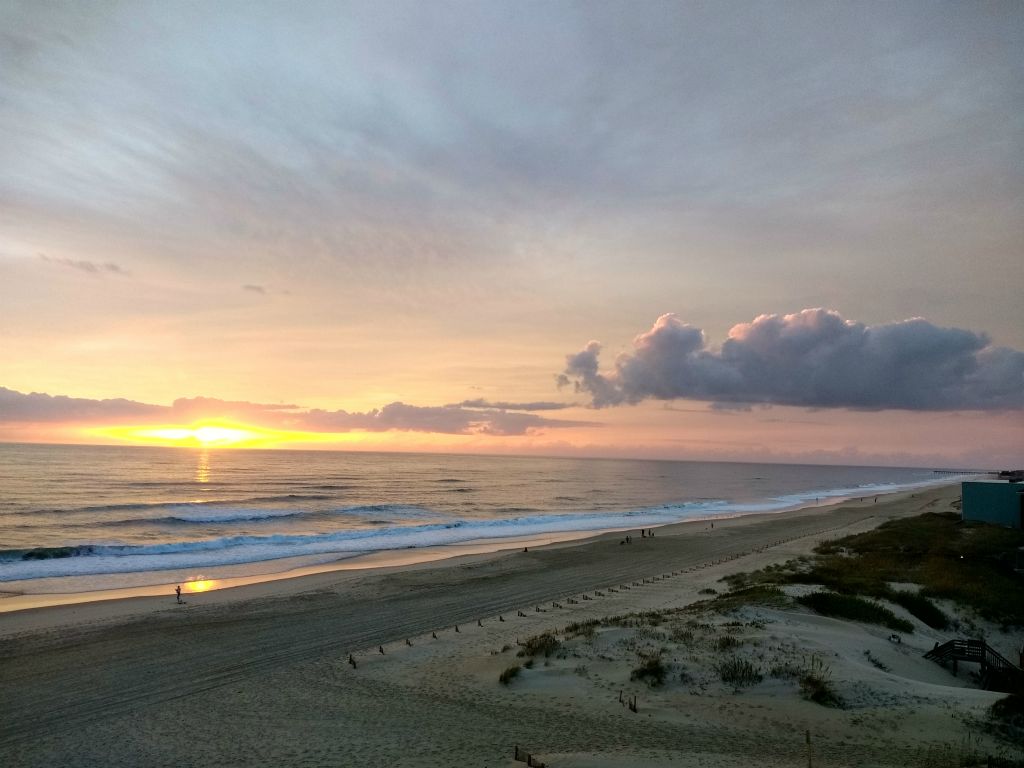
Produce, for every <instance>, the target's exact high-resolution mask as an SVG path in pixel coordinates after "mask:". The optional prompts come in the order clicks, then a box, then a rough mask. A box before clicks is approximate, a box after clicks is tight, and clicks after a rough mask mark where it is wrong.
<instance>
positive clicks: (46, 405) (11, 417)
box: [0, 387, 170, 423]
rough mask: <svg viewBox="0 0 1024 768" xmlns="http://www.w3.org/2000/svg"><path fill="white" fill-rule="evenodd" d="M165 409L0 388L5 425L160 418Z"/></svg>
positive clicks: (118, 400)
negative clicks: (25, 392)
mask: <svg viewBox="0 0 1024 768" xmlns="http://www.w3.org/2000/svg"><path fill="white" fill-rule="evenodd" d="M168 411H170V409H169V408H167V407H166V406H159V405H148V404H146V403H139V402H136V401H135V400H125V399H123V398H116V399H113V400H89V399H86V398H81V397H67V396H66V395H47V394H44V393H42V392H32V393H30V394H23V393H21V392H15V391H14V390H13V389H7V388H6V387H0V423H5V422H39V423H42V422H87V421H95V422H106V421H120V420H123V419H126V418H128V419H149V418H161V417H162V416H163V415H165V414H166V413H167V412H168Z"/></svg>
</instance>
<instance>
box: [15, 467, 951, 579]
mask: <svg viewBox="0 0 1024 768" xmlns="http://www.w3.org/2000/svg"><path fill="white" fill-rule="evenodd" d="M946 482H948V479H946V478H943V479H941V480H934V479H932V480H923V481H919V482H912V483H903V484H896V483H880V484H865V485H860V486H857V487H850V488H833V489H818V490H810V491H804V492H801V493H794V494H788V495H783V496H779V497H776V498H772V499H763V500H751V501H742V502H730V501H725V500H701V501H690V502H685V503H677V504H664V505H659V506H654V507H646V508H642V509H634V510H626V511H618V512H602V513H558V514H534V515H519V516H515V517H505V518H491V519H483V520H481V519H457V520H448V521H437V522H427V523H415V524H406V525H401V524H395V523H394V522H389V521H390V520H392V519H393V518H397V517H402V518H404V519H406V520H407V521H408V520H417V519H422V518H423V517H427V518H429V517H431V516H432V517H434V518H435V519H436V517H437V513H435V512H433V511H431V510H425V509H423V508H419V507H411V506H410V507H403V506H398V505H388V504H374V505H365V506H359V507H348V508H345V511H346V512H347V513H348V514H350V515H353V516H359V515H362V516H365V517H367V518H370V519H372V521H373V522H372V524H373V526H374V527H373V528H360V529H351V528H350V529H344V530H336V531H330V532H325V533H302V534H286V533H268V534H266V535H251V534H247V535H227V536H217V537H212V538H207V539H202V540H192V541H169V542H162V543H154V544H119V543H81V544H73V545H71V546H69V547H54V548H50V550H51V551H47V550H40V551H39V552H38V553H37V556H33V557H28V558H26V557H25V555H26V554H27V552H28V551H30V550H8V551H7V552H4V553H0V582H4V581H15V580H22V579H35V578H45V577H54V576H88V575H100V574H111V573H127V572H142V571H156V570H175V569H193V568H203V567H213V566H221V565H235V564H244V563H251V562H262V561H270V560H276V559H281V558H291V557H299V556H307V555H320V556H324V555H327V556H331V555H336V556H338V557H344V556H351V555H354V554H359V553H365V552H375V551H383V550H397V549H407V548H416V547H428V546H444V545H452V544H460V543H466V542H470V541H476V540H481V539H514V538H516V537H529V536H537V535H545V534H559V533H567V532H576V531H579V532H590V531H599V530H609V529H631V528H647V527H654V526H659V525H664V524H667V523H674V522H683V521H687V520H701V519H709V518H711V519H713V518H717V517H731V516H737V515H743V514H752V513H761V512H778V511H782V510H785V509H791V508H794V507H798V506H802V505H805V504H807V503H808V502H810V501H813V500H818V501H821V500H829V501H835V500H837V499H840V498H850V497H853V498H856V497H867V496H872V495H875V494H882V493H888V492H893V491H908V490H912V489H915V488H923V487H927V486H932V485H936V484H943V483H946ZM197 513H198V511H197ZM228 514H231V513H229V512H225V513H223V514H221V515H220V517H219V518H218V520H220V521H225V520H226V519H227V517H226V516H227V515H228ZM279 516H284V515H283V514H279ZM188 522H192V523H194V522H196V521H195V520H190V521H188ZM360 522H363V523H366V522H367V521H363V520H361V521H360Z"/></svg>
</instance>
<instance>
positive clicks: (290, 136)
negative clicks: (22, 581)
mask: <svg viewBox="0 0 1024 768" xmlns="http://www.w3.org/2000/svg"><path fill="white" fill-rule="evenodd" d="M749 9H750V13H746V14H743V15H742V17H740V16H739V15H736V14H732V13H729V12H727V9H725V8H724V7H722V6H719V5H718V4H690V3H681V4H657V5H656V4H648V5H645V12H644V13H643V14H637V13H635V8H634V6H633V4H629V3H584V4H575V3H532V2H525V3H462V2H443V3H408V4H406V3H400V2H399V3H389V4H388V5H387V7H386V8H380V7H378V6H377V5H376V4H369V3H367V4H338V3H329V4H320V3H301V4H289V5H277V4H267V5H260V6H258V7H255V6H251V5H250V4H246V3H234V2H218V3H204V4H193V5H190V6H188V7H187V8H186V7H184V6H180V5H178V4H168V3H145V2H139V3H131V4H124V5H119V4H111V5H105V6H102V7H100V6H94V5H92V4H63V5H51V4H40V3H35V2H13V3H5V4H4V6H3V8H0V168H2V169H3V171H2V172H0V441H8V442H71V443H75V442H82V443H113V444H119V445H128V444H155V445H207V446H233V447H308V448H333V449H344V450H397V451H457V452H463V451H465V452H488V453H508V454H552V455H573V456H624V457H643V458H678V459H728V460H749V461H762V460H766V461H800V462H804V461H806V462H814V463H848V464H896V465H920V466H955V467H997V468H1002V467H1010V466H1020V465H1022V464H1024V352H1022V351H1021V350H1022V349H1024V302H1022V301H1021V295H1022V288H1024V283H1022V280H1021V277H1020V275H1021V263H1022V256H1024V254H1022V244H1024V166H1022V158H1024V141H1022V137H1024V86H1022V83H1024V57H1022V56H1021V53H1020V51H1021V50H1024V39H1022V38H1024V10H1022V7H1021V6H1020V5H1019V4H1013V3H1003V4H1001V3H994V4H984V5H974V4H971V5H966V4H939V5H935V4H927V5H919V4H916V3H900V4H892V5H886V6H872V7H871V8H870V11H871V12H870V13H867V12H866V7H865V6H862V5H859V4H841V5H835V6H833V5H828V6H824V5H818V4H801V3H784V4H777V3H771V4H764V5H759V4H751V5H750V6H749Z"/></svg>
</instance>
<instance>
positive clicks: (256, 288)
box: [242, 283, 267, 295]
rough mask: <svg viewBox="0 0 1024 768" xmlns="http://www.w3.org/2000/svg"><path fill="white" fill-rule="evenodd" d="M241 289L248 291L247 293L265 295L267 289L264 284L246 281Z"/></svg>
mask: <svg viewBox="0 0 1024 768" xmlns="http://www.w3.org/2000/svg"><path fill="white" fill-rule="evenodd" d="M242 290H243V291H248V292H249V293H258V294H260V295H266V293H267V289H266V288H265V287H264V286H262V285H253V284H251V283H246V284H245V285H243V286H242Z"/></svg>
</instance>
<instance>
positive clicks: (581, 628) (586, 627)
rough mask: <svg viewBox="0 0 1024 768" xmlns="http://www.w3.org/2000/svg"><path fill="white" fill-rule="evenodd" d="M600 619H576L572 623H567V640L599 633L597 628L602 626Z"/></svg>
mask: <svg viewBox="0 0 1024 768" xmlns="http://www.w3.org/2000/svg"><path fill="white" fill-rule="evenodd" d="M601 623H602V622H601V620H600V619H588V620H587V621H574V622H572V623H571V624H567V625H566V627H565V632H564V634H565V637H566V639H567V640H571V639H572V638H574V637H581V636H582V637H587V638H590V637H593V636H594V635H595V634H596V633H597V628H598V627H600V626H601Z"/></svg>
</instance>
